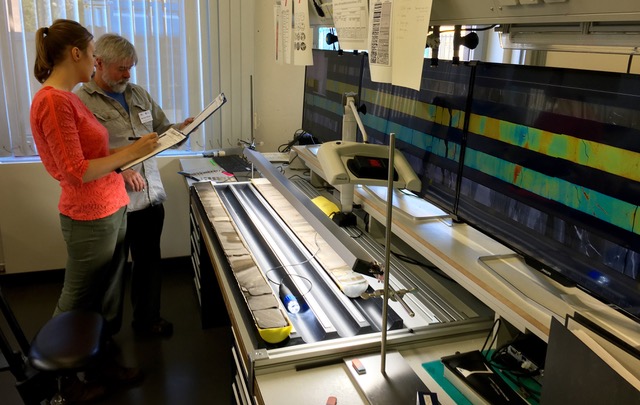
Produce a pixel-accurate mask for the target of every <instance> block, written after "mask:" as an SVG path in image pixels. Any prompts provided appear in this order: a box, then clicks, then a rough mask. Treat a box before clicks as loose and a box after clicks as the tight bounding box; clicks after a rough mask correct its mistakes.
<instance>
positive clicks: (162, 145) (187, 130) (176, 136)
mask: <svg viewBox="0 0 640 405" xmlns="http://www.w3.org/2000/svg"><path fill="white" fill-rule="evenodd" d="M226 102H227V98H226V97H225V96H224V93H220V94H219V95H218V97H216V98H215V99H214V100H213V101H212V102H211V103H210V104H209V105H208V106H206V107H205V109H204V110H202V111H201V112H200V113H199V114H198V115H196V116H195V117H194V118H193V122H191V124H189V125H187V126H186V127H184V128H183V129H182V130H177V129H175V128H169V129H168V130H167V131H165V132H164V133H163V134H161V135H160V136H159V137H158V147H157V148H156V149H154V150H153V152H151V153H149V154H147V155H144V156H143V157H141V158H138V159H136V160H134V161H132V162H129V163H127V164H126V165H124V166H122V167H121V168H120V169H118V170H116V172H118V173H120V172H122V171H124V170H127V169H129V168H131V167H133V166H135V165H137V164H138V163H140V162H144V161H145V160H147V159H149V158H150V157H153V156H155V155H157V154H158V153H160V152H162V151H164V150H167V149H169V148H170V147H172V146H173V145H175V144H177V143H179V142H182V141H183V140H185V139H186V138H187V137H188V136H189V135H190V134H191V133H192V132H193V131H195V130H196V129H197V128H198V127H199V126H200V124H202V123H203V122H204V120H206V119H207V118H209V117H210V116H211V114H213V113H214V112H216V111H217V110H218V109H219V108H220V107H222V105H223V104H224V103H226Z"/></svg>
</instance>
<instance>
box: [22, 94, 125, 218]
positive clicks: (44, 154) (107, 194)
mask: <svg viewBox="0 0 640 405" xmlns="http://www.w3.org/2000/svg"><path fill="white" fill-rule="evenodd" d="M31 131H32V132H33V138H34V140H35V143H36V146H37V148H38V153H39V154H40V158H41V159H42V163H43V164H44V167H45V169H46V170H47V171H48V172H49V174H51V176H52V177H53V178H55V179H56V180H58V182H60V187H61V188H62V193H61V195H60V202H59V203H58V209H59V210H60V213H62V214H63V215H66V216H68V217H70V218H72V219H75V220H79V221H90V220H94V219H100V218H104V217H107V216H109V215H111V214H113V213H114V212H116V211H117V210H119V209H120V208H122V207H123V206H125V205H127V204H128V203H129V197H128V196H127V192H126V190H125V186H124V180H123V179H122V176H121V175H120V174H117V173H115V172H113V173H109V174H107V175H106V176H103V177H101V178H99V179H96V180H93V181H89V182H86V183H84V182H83V181H82V176H83V174H84V173H85V171H86V170H87V168H88V166H89V160H91V159H96V158H100V157H104V156H107V155H109V134H108V133H107V130H106V129H105V128H104V127H103V126H102V125H101V124H100V123H99V122H98V120H97V119H96V118H95V117H94V116H93V114H92V113H91V111H90V110H89V109H88V108H87V107H86V106H85V105H84V104H83V103H82V101H80V99H79V98H78V96H76V95H75V94H73V93H72V92H68V91H63V90H57V89H54V88H53V87H49V86H45V87H43V88H42V89H40V90H39V91H38V92H37V93H36V95H35V97H34V98H33V101H32V103H31Z"/></svg>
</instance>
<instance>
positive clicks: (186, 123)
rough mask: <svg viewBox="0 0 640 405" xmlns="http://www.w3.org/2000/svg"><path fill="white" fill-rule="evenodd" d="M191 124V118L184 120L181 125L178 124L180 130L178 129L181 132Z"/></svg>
mask: <svg viewBox="0 0 640 405" xmlns="http://www.w3.org/2000/svg"><path fill="white" fill-rule="evenodd" d="M192 122H193V117H189V118H187V119H186V120H184V122H183V123H182V124H180V128H178V129H179V130H180V131H182V130H183V129H184V128H185V127H186V126H187V125H189V124H191V123H192Z"/></svg>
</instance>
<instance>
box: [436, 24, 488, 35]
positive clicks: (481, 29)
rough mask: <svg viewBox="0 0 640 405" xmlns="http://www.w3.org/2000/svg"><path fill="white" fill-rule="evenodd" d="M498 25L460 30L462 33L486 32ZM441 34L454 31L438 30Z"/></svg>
mask: <svg viewBox="0 0 640 405" xmlns="http://www.w3.org/2000/svg"><path fill="white" fill-rule="evenodd" d="M499 25H500V24H492V25H488V26H486V27H480V28H473V27H469V28H466V29H465V28H462V31H465V32H466V31H487V30H490V29H491V28H495V27H497V26H499ZM443 32H455V30H440V33H443Z"/></svg>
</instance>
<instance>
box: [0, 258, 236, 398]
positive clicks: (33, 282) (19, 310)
mask: <svg viewBox="0 0 640 405" xmlns="http://www.w3.org/2000/svg"><path fill="white" fill-rule="evenodd" d="M190 266H191V264H190V261H189V258H180V259H172V260H168V261H166V262H165V263H164V267H165V268H164V269H163V272H164V279H163V302H162V304H163V309H162V314H163V316H164V317H165V318H167V319H168V320H170V321H172V322H173V324H174V327H175V332H174V335H173V337H171V338H170V339H150V338H138V337H136V336H135V335H134V334H133V332H132V330H131V327H130V323H131V304H130V301H129V300H128V296H127V301H126V306H125V319H124V324H123V329H122V331H121V332H120V333H119V334H118V335H117V336H116V341H117V343H118V344H119V346H120V347H121V349H122V352H121V358H122V363H123V364H126V365H136V366H138V367H141V368H142V369H143V370H144V372H145V375H146V378H145V380H144V381H143V382H142V384H140V385H139V386H136V387H133V388H129V389H126V390H124V389H123V390H117V391H115V392H112V393H110V395H109V396H108V397H107V398H106V399H104V400H102V401H100V402H96V404H99V405H107V404H118V405H127V404H135V405H142V404H154V405H163V404H180V405H187V404H189V405H190V404H211V405H218V404H221V405H227V404H230V403H232V402H231V401H232V393H231V382H232V371H231V367H232V359H231V350H230V347H231V339H232V337H231V332H230V330H228V329H226V328H211V329H206V330H203V329H202V328H201V326H200V318H199V308H198V300H197V297H196V294H195V291H194V285H193V281H192V280H193V273H192V271H191V267H190ZM61 285H62V273H61V272H60V271H52V272H44V273H38V274H33V275H28V276H26V277H25V276H20V277H15V276H8V277H7V276H0V286H1V287H2V291H3V292H4V294H5V296H6V298H7V299H8V301H9V303H10V305H11V306H12V308H13V311H14V313H15V314H16V317H17V318H18V321H19V322H20V324H21V326H22V328H23V330H24V331H25V334H26V336H27V338H28V339H31V338H32V337H33V336H34V335H35V333H36V331H37V330H38V328H39V327H40V326H41V325H42V324H44V322H45V321H46V320H47V319H48V318H49V317H50V316H51V313H52V311H53V308H54V305H55V302H56V300H57V298H58V294H59V293H60V288H61ZM220 311H224V308H220ZM14 384H15V380H13V376H12V375H11V374H10V373H9V372H4V373H0V404H2V405H19V404H22V401H21V400H20V397H19V396H18V394H17V392H16V390H15V387H14Z"/></svg>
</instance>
